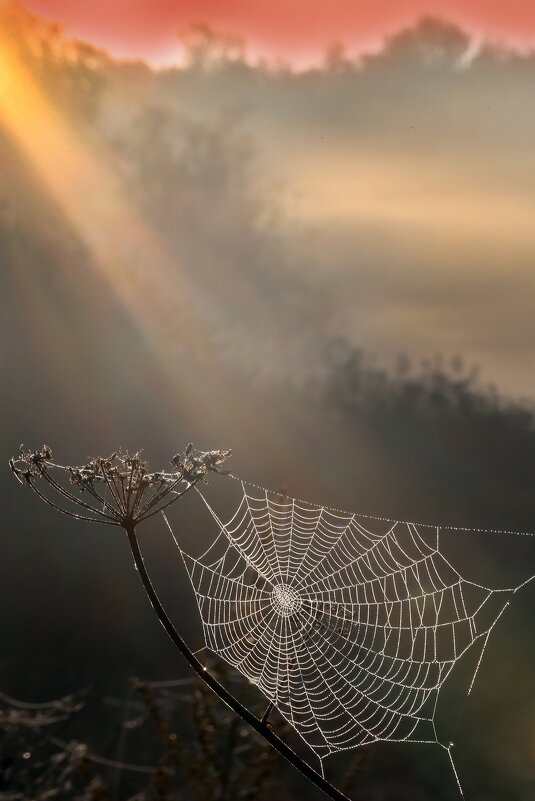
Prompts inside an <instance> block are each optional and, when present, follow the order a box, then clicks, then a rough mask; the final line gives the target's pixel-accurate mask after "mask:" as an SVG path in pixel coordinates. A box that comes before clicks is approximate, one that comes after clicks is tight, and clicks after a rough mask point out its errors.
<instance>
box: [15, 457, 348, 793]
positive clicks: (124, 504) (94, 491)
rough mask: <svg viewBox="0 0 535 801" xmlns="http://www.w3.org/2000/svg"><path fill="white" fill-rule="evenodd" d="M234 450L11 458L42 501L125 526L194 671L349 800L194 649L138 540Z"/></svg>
mask: <svg viewBox="0 0 535 801" xmlns="http://www.w3.org/2000/svg"><path fill="white" fill-rule="evenodd" d="M229 456H230V451H228V450H212V451H199V450H196V449H194V448H193V446H192V445H191V444H190V445H188V447H187V448H186V450H185V451H184V453H183V454H180V453H177V454H176V455H175V456H173V458H172V459H171V461H170V467H169V468H168V469H166V470H162V471H158V472H151V471H150V470H149V465H148V464H147V462H146V461H144V460H143V459H142V458H141V455H140V454H139V453H135V454H133V455H131V454H129V453H127V452H122V451H117V452H115V453H112V454H111V455H110V456H108V457H96V458H94V459H90V460H89V461H88V462H87V463H86V464H83V465H80V466H76V467H73V466H69V465H60V464H57V463H56V462H55V461H54V460H53V457H52V451H51V449H50V448H49V447H47V446H43V447H42V448H41V449H40V450H35V451H28V450H25V449H24V447H21V449H20V454H19V455H18V456H17V457H15V458H13V459H11V460H10V467H11V470H12V471H13V473H14V475H15V477H16V478H17V479H18V481H19V482H20V483H21V484H24V485H26V486H28V487H30V488H31V489H32V490H33V491H34V492H35V493H36V494H37V495H38V496H39V497H40V498H41V499H42V500H43V501H45V502H46V503H47V504H48V505H49V506H52V507H53V508H54V509H56V510H57V511H59V512H62V513H63V514H67V515H69V516H70V517H73V518H74V519H76V520H82V521H88V522H91V523H101V524H102V525H106V526H116V527H118V528H121V529H123V530H124V532H125V533H126V535H127V537H128V542H129V544H130V548H131V551H132V556H133V559H134V563H135V565H136V568H137V571H138V574H139V577H140V578H141V581H142V582H143V586H144V588H145V591H146V593H147V595H148V597H149V599H150V601H151V603H152V605H153V607H154V610H155V612H156V615H157V616H158V619H159V620H160V622H161V624H162V625H163V627H164V628H165V630H166V632H167V634H168V635H169V637H170V638H171V640H172V641H173V643H174V644H175V645H176V647H177V648H178V650H179V651H180V653H181V654H182V656H183V657H184V658H185V659H186V661H187V662H188V663H189V665H190V667H191V668H192V669H193V670H194V671H195V673H196V674H197V675H198V676H199V677H200V678H201V679H202V680H203V681H204V682H205V684H206V685H207V686H208V687H210V689H211V690H213V691H214V692H215V693H216V694H217V695H218V696H219V698H220V699H221V700H222V701H223V702H224V703H225V704H227V706H229V707H230V708H231V709H232V710H233V711H234V712H235V713H236V714H237V715H239V717H240V718H241V719H242V720H244V721H245V722H246V723H248V724H249V725H250V726H251V727H252V728H253V729H254V730H255V731H256V732H258V734H260V735H261V736H262V737H263V738H264V739H265V740H267V741H268V742H269V743H270V744H271V745H272V746H273V747H274V748H275V749H276V750H277V751H278V752H279V753H280V754H282V755H283V756H284V757H285V758H286V759H287V760H288V761H289V762H290V763H291V764H292V765H293V766H294V767H295V768H297V769H298V770H299V771H300V772H301V773H302V774H303V775H304V776H306V778H307V779H309V781H311V782H312V783H313V784H315V785H316V786H317V787H318V788H320V789H321V790H322V791H323V792H324V793H326V795H328V796H329V797H330V798H332V799H334V801H348V799H347V797H346V796H345V795H344V794H343V793H341V792H340V791H339V790H337V789H336V788H335V787H333V785H332V784H330V782H328V781H327V780H326V779H325V777H324V776H323V775H321V774H320V773H318V772H317V771H315V770H314V769H313V768H312V767H311V766H310V765H309V764H308V763H307V762H305V760H304V759H302V758H301V757H300V756H299V755H298V754H296V753H295V752H294V751H293V750H292V749H291V748H290V746H289V745H287V744H286V743H285V742H284V741H283V740H281V739H280V737H278V736H277V735H276V734H275V732H274V731H273V728H272V726H271V724H270V723H269V720H268V718H269V713H270V712H271V709H272V706H273V705H272V704H269V706H268V708H267V710H266V712H265V714H264V715H263V716H262V718H258V717H256V715H254V714H253V713H252V712H250V711H249V710H248V709H247V708H246V707H245V706H243V704H241V703H240V702H239V701H238V699H237V698H235V697H234V696H233V695H232V693H230V692H229V691H228V690H227V689H226V688H225V687H224V686H223V685H222V684H220V682H219V681H218V680H217V679H216V678H215V676H213V675H212V674H211V673H210V671H209V670H208V669H207V668H206V666H205V665H203V664H202V663H201V662H200V661H199V660H198V659H197V657H196V656H195V654H193V653H192V651H191V650H190V648H189V647H188V645H187V643H186V642H185V640H184V639H183V638H182V636H181V635H180V634H179V632H178V631H177V629H176V628H175V626H174V624H173V623H172V621H171V619H170V618H169V616H168V615H167V613H166V611H165V609H164V607H163V605H162V603H161V601H160V599H159V597H158V594H157V592H156V590H155V588H154V586H153V584H152V581H151V580H150V577H149V574H148V572H147V569H146V567H145V563H144V560H143V556H142V554H141V550H140V547H139V542H138V539H137V533H136V529H137V527H138V526H139V525H140V524H141V523H144V522H145V521H146V520H148V519H149V518H151V517H154V516H155V515H157V514H159V513H163V514H165V510H166V509H167V508H168V507H170V506H171V505H172V504H174V503H176V502H177V501H178V500H179V499H180V498H182V497H183V496H184V495H185V494H186V493H187V492H189V491H190V490H191V489H193V488H194V487H195V486H196V484H198V483H199V482H206V479H207V476H208V475H209V474H210V473H219V474H225V473H226V472H227V471H226V470H225V469H224V467H223V465H224V463H225V461H226V460H227V458H228V457H229Z"/></svg>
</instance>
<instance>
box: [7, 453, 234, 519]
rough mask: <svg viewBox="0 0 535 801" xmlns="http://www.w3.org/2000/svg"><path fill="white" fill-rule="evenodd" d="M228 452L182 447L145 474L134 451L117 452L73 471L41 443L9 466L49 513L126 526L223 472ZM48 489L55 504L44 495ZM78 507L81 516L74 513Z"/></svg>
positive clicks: (144, 467)
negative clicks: (164, 465) (167, 464)
mask: <svg viewBox="0 0 535 801" xmlns="http://www.w3.org/2000/svg"><path fill="white" fill-rule="evenodd" d="M229 456H230V451H217V450H214V451H198V450H195V449H194V448H193V445H191V444H190V445H188V447H187V448H186V450H185V452H184V454H180V453H177V454H176V455H175V456H173V458H172V459H171V463H170V464H171V469H170V470H164V471H161V472H157V473H151V472H150V471H149V467H148V464H147V462H146V461H144V460H143V459H142V458H141V456H140V454H139V453H135V454H129V453H127V452H124V453H123V452H122V451H117V452H116V453H112V454H111V456H108V457H97V458H95V459H91V460H90V461H89V462H87V464H84V465H80V466H77V467H71V466H68V465H59V464H56V463H55V462H54V461H53V460H52V451H51V450H50V448H49V447H47V446H46V445H43V447H42V448H41V449H40V450H36V451H26V450H25V449H24V447H23V446H21V449H20V455H19V456H18V457H17V458H14V459H11V460H10V462H9V464H10V467H11V470H12V471H13V473H14V475H15V476H16V478H17V479H18V480H19V481H20V482H21V483H23V484H27V485H28V486H30V487H31V488H32V489H33V490H34V491H35V492H36V493H37V495H39V497H40V498H42V499H43V500H44V501H46V503H48V504H49V505H50V506H53V507H54V509H58V510H59V511H60V512H63V513H64V514H68V515H70V516H71V517H74V518H76V519H77V520H89V521H91V522H93V523H104V524H105V525H110V526H122V527H123V528H125V527H127V528H132V527H135V526H136V525H138V523H141V522H143V521H144V520H147V519H148V518H149V517H152V516H153V515H155V514H157V513H158V512H161V511H162V510H163V509H166V508H167V507H168V506H170V505H171V504H173V503H175V502H176V501H177V500H178V499H179V498H180V497H182V495H184V494H185V493H186V492H187V491H188V490H189V489H191V488H192V487H193V486H195V484H197V482H199V481H204V482H205V481H206V476H207V474H208V473H224V472H225V471H224V470H222V467H221V466H222V464H223V462H224V461H225V459H227V458H228V457H229ZM50 490H53V491H54V493H56V494H57V495H58V496H59V498H58V500H57V502H56V501H55V500H52V498H51V497H49V493H50ZM60 504H61V505H60ZM76 507H81V508H82V510H83V512H78V511H77V510H76Z"/></svg>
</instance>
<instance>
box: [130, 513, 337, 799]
mask: <svg viewBox="0 0 535 801" xmlns="http://www.w3.org/2000/svg"><path fill="white" fill-rule="evenodd" d="M125 531H126V534H127V536H128V542H129V543H130V548H131V550H132V556H133V557H134V563H135V565H136V568H137V571H138V573H139V577H140V579H141V581H142V583H143V587H144V588H145V592H146V593H147V595H148V596H149V600H150V602H151V604H152V606H153V607H154V611H155V612H156V615H157V617H158V620H159V621H160V623H161V624H162V626H163V627H164V629H165V630H166V632H167V634H168V635H169V637H170V638H171V640H172V641H173V643H174V644H175V645H176V647H177V648H178V650H179V651H180V653H181V654H182V656H183V657H184V659H185V660H186V662H187V663H188V664H189V666H190V667H191V668H192V670H193V671H194V672H195V673H196V674H197V675H198V676H199V677H200V678H201V679H202V680H203V681H204V683H205V684H206V685H207V686H208V687H210V689H211V690H213V692H215V694H216V695H217V696H218V697H219V698H220V699H221V700H222V701H223V702H224V703H225V704H227V706H229V707H230V708H231V709H232V710H233V712H235V713H236V714H237V715H239V717H240V718H241V719H242V720H243V721H245V723H248V724H249V726H251V728H253V729H254V730H255V731H256V732H257V733H258V734H259V735H260V736H261V737H263V738H264V740H267V742H268V743H270V745H272V746H273V748H275V749H276V750H277V751H278V752H279V754H282V756H283V757H284V758H285V759H286V760H287V761H288V762H289V763H290V764H291V765H293V766H294V768H296V769H297V770H298V771H299V772H300V773H302V774H303V776H305V777H306V778H307V779H308V780H309V781H310V782H312V784H315V785H316V787H318V788H319V789H320V790H322V791H323V792H324V793H325V794H326V795H327V796H329V798H332V799H333V801H349V799H348V798H347V796H345V795H344V794H343V793H341V792H340V790H337V789H336V787H333V786H332V784H330V783H329V782H328V781H327V780H326V779H324V778H323V776H321V775H320V774H319V773H318V772H317V771H315V770H314V768H312V767H310V765H308V764H307V763H306V762H305V761H304V760H303V759H301V757H300V756H299V755H298V754H296V753H295V751H293V750H292V749H291V748H290V747H289V746H288V745H286V743H285V742H284V741H283V740H281V739H280V737H277V735H276V734H275V733H274V732H273V731H272V730H271V729H270V728H268V727H267V726H266V725H265V723H263V722H262V721H261V720H259V719H258V718H257V717H256V716H255V715H253V713H252V712H249V710H248V709H247V708H246V707H244V706H243V705H242V704H241V703H240V702H239V701H238V699H237V698H234V696H233V695H232V693H230V692H229V691H228V690H226V689H225V687H223V685H222V684H220V683H219V682H218V681H217V679H215V678H214V677H213V676H212V675H211V674H210V673H209V672H208V670H207V669H206V668H205V667H204V665H203V664H202V663H201V662H199V660H198V659H197V657H196V656H194V654H192V652H191V651H190V649H189V648H188V646H187V645H186V643H185V641H184V640H183V639H182V637H181V636H180V634H179V633H178V631H177V630H176V628H175V627H174V625H173V623H172V622H171V620H170V619H169V617H168V615H167V613H166V611H165V609H164V608H163V606H162V603H161V601H160V599H159V597H158V594H157V593H156V590H155V589H154V586H153V584H152V582H151V580H150V577H149V574H148V573H147V568H146V567H145V562H144V560H143V556H142V554H141V550H140V548H139V543H138V540H137V536H136V529H135V525H130V526H125Z"/></svg>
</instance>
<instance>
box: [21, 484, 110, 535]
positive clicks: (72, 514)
mask: <svg viewBox="0 0 535 801" xmlns="http://www.w3.org/2000/svg"><path fill="white" fill-rule="evenodd" d="M28 484H29V485H30V486H31V488H32V489H33V491H34V492H35V493H36V494H37V495H38V496H39V497H40V498H41V500H43V501H44V502H45V503H47V504H48V505H49V506H51V507H52V508H53V509H56V511H58V512H61V513H62V514H64V515H69V517H74V519H75V520H87V521H88V522H89V523H102V525H104V526H120V525H121V524H120V523H119V522H115V521H113V520H102V519H101V518H94V517H86V516H85V515H78V514H76V512H70V511H69V510H68V509H62V508H61V506H58V505H57V504H55V503H54V502H53V501H51V500H50V498H47V497H46V495H43V493H42V492H41V490H39V489H37V487H36V486H35V484H33V483H32V481H31V479H28Z"/></svg>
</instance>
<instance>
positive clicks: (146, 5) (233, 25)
mask: <svg viewBox="0 0 535 801" xmlns="http://www.w3.org/2000/svg"><path fill="white" fill-rule="evenodd" d="M24 4H25V5H26V7H27V8H29V9H30V10H31V11H34V12H36V13H38V14H40V15H42V16H44V17H46V18H48V19H53V20H55V21H58V22H60V23H62V24H63V25H64V26H65V27H66V29H67V31H68V32H69V33H71V34H73V35H75V36H78V37H82V38H84V39H87V40H89V41H91V42H93V43H94V44H97V45H99V46H103V47H106V48H108V49H109V50H110V51H111V52H112V53H114V54H115V55H117V56H127V57H142V58H145V59H148V60H151V61H153V62H159V63H164V62H166V61H172V60H173V59H174V58H176V56H177V53H178V47H177V35H178V33H179V32H180V31H185V30H187V29H188V27H190V26H191V25H193V24H195V23H199V22H205V23H208V24H209V25H210V26H211V27H213V28H214V29H215V30H216V31H218V32H221V33H229V34H234V35H238V36H241V37H243V38H244V39H245V40H246V41H247V43H248V47H249V50H250V51H251V52H253V53H254V54H262V55H265V56H268V57H283V58H285V59H292V58H294V59H295V58H297V59H301V58H303V57H305V58H315V57H319V55H320V54H321V53H322V52H323V51H324V49H325V46H326V45H328V44H330V43H332V42H334V41H341V42H343V43H344V44H345V45H346V46H347V47H348V49H349V50H352V49H358V48H361V47H366V46H369V45H370V44H375V43H377V41H378V40H380V39H381V38H382V37H383V36H385V35H386V34H388V33H391V32H392V31H394V30H396V29H397V28H399V27H400V26H401V25H404V24H408V23H411V22H414V20H415V19H417V18H418V17H421V16H424V15H428V16H429V15H432V16H439V17H442V18H445V19H447V20H450V21H452V22H458V23H460V24H462V25H464V26H465V27H466V28H467V29H468V30H469V31H471V32H473V33H475V34H476V35H479V36H488V37H490V38H492V39H501V40H505V41H507V42H509V43H512V44H517V45H526V44H531V43H533V42H535V3H534V2H533V0H508V2H506V3H505V2H503V0H373V2H372V1H371V0H369V2H359V0H286V2H281V0H279V2H277V0H93V2H91V3H83V2H73V0H26V2H25V3H24Z"/></svg>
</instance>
